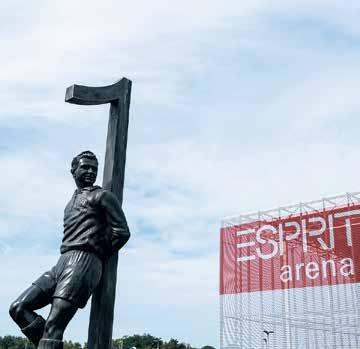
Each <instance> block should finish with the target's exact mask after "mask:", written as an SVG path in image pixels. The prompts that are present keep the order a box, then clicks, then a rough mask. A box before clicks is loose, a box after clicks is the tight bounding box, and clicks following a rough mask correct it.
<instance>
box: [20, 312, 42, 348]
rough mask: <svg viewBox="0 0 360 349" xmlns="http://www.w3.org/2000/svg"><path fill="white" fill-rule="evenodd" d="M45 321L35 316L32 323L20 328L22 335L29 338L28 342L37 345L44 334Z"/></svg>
mask: <svg viewBox="0 0 360 349" xmlns="http://www.w3.org/2000/svg"><path fill="white" fill-rule="evenodd" d="M44 327H45V320H44V318H43V317H41V316H37V317H36V318H35V320H34V321H33V322H31V323H30V324H29V325H27V326H26V327H24V328H22V329H21V331H22V333H23V334H24V335H25V336H26V337H27V338H29V340H30V342H32V343H33V344H35V346H36V347H37V345H38V344H39V341H40V339H41V337H42V335H43V333H44Z"/></svg>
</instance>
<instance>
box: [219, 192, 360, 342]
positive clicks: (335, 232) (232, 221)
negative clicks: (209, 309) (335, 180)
mask: <svg viewBox="0 0 360 349" xmlns="http://www.w3.org/2000/svg"><path fill="white" fill-rule="evenodd" d="M220 234H221V237H220V346H221V348H222V349H230V348H231V349H235V348H236V349H240V348H241V349H245V348H246V349H258V348H259V349H260V348H266V349H272V348H276V349H300V348H306V349H325V348H331V349H335V348H336V349H358V348H360V327H359V297H360V284H359V282H360V281H359V278H360V272H359V268H360V193H348V194H346V195H342V196H337V197H332V198H327V199H322V200H318V201H312V202H308V203H300V204H298V205H292V206H287V207H279V208H277V209H274V210H268V211H262V212H257V213H254V214H247V215H241V216H237V217H230V218H226V219H224V220H223V222H222V227H221V233H220Z"/></svg>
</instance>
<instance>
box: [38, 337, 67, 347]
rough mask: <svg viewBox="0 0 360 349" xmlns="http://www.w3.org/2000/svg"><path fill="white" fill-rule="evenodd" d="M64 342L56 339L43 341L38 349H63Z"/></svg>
mask: <svg viewBox="0 0 360 349" xmlns="http://www.w3.org/2000/svg"><path fill="white" fill-rule="evenodd" d="M63 348H64V344H63V341H60V340H56V339H41V340H40V342H39V346H38V349H63Z"/></svg>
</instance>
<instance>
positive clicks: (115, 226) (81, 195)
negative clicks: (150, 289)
mask: <svg viewBox="0 0 360 349" xmlns="http://www.w3.org/2000/svg"><path fill="white" fill-rule="evenodd" d="M129 237H130V232H129V228H128V226H127V223H126V219H125V216H124V213H123V211H122V209H121V207H120V204H119V201H118V200H117V198H116V197H115V195H114V194H112V193H111V192H110V191H108V190H104V189H102V188H101V187H98V186H94V187H88V188H82V189H77V190H75V193H74V195H73V196H72V198H71V200H70V201H69V203H68V204H67V205H66V207H65V212H64V237H63V240H62V245H61V248H60V251H61V253H62V254H63V253H65V252H68V251H71V250H82V251H89V252H93V253H95V254H96V255H97V256H99V257H100V258H106V257H109V256H110V255H111V254H112V253H113V252H115V251H116V250H118V249H120V248H121V247H122V246H123V245H124V244H125V243H126V242H127V240H128V239H129Z"/></svg>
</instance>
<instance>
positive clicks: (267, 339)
mask: <svg viewBox="0 0 360 349" xmlns="http://www.w3.org/2000/svg"><path fill="white" fill-rule="evenodd" d="M263 332H264V333H265V334H266V341H265V343H266V349H269V337H270V334H271V333H274V331H267V330H264V331H263ZM264 339H265V338H264Z"/></svg>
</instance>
